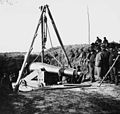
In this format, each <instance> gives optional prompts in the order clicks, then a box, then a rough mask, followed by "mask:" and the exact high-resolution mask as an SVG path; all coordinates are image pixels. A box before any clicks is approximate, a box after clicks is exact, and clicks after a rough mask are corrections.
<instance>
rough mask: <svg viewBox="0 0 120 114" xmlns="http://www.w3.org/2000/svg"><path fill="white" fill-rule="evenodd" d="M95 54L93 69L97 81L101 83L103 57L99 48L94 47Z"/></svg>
mask: <svg viewBox="0 0 120 114" xmlns="http://www.w3.org/2000/svg"><path fill="white" fill-rule="evenodd" d="M96 53H97V54H96V57H95V68H96V73H97V77H98V78H99V81H101V80H102V78H103V74H102V66H103V61H102V60H103V55H102V52H101V48H100V46H97V47H96Z"/></svg>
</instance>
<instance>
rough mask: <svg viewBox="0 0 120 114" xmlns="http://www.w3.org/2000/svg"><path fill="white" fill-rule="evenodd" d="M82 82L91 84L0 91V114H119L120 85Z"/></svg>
mask: <svg viewBox="0 0 120 114" xmlns="http://www.w3.org/2000/svg"><path fill="white" fill-rule="evenodd" d="M83 85H91V86H88V87H81V86H77V87H74V86H73V87H69V88H66V87H65V88H64V87H62V86H59V87H58V88H57V87H56V86H55V88H52V89H51V88H46V89H39V90H35V91H31V92H24V93H23V92H19V93H18V94H13V93H11V94H9V95H8V94H5V93H1V95H0V96H1V97H0V114H120V85H118V86H115V85H114V84H108V83H103V84H102V85H101V87H98V85H99V83H98V82H95V83H92V84H91V83H90V82H85V83H83ZM52 87H53V86H52Z"/></svg>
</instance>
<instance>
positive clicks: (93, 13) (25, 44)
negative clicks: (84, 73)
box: [0, 0, 120, 52]
mask: <svg viewBox="0 0 120 114" xmlns="http://www.w3.org/2000/svg"><path fill="white" fill-rule="evenodd" d="M6 1H8V2H6ZM119 2H120V1H119V0H0V52H13V51H14V52H15V51H19V52H22V51H28V49H29V46H30V44H31V41H32V39H33V36H34V32H35V29H36V27H37V24H38V20H39V17H40V14H41V11H40V9H39V7H40V6H43V5H46V4H48V5H49V8H50V11H51V13H52V16H53V18H54V21H55V23H56V26H57V29H58V31H59V34H60V36H61V39H62V41H63V44H64V45H74V44H87V43H89V42H88V31H89V30H88V15H87V8H88V11H89V19H90V43H92V42H94V41H95V40H96V37H97V36H98V37H100V38H101V39H103V37H106V38H107V39H108V40H109V41H116V42H119V41H120V39H119V38H120V31H119V30H120V7H119ZM48 25H49V31H50V35H51V39H52V44H53V46H54V47H56V46H59V42H58V40H57V37H56V34H55V32H54V30H53V28H52V24H51V21H50V19H49V17H48ZM50 47H51V45H50V40H49V38H48V39H47V44H46V48H47V49H48V48H50ZM34 51H41V33H40V29H39V31H38V36H37V38H36V41H35V44H34Z"/></svg>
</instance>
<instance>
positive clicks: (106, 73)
mask: <svg viewBox="0 0 120 114" xmlns="http://www.w3.org/2000/svg"><path fill="white" fill-rule="evenodd" d="M119 56H120V55H118V56H117V57H116V59H115V61H114V63H113V64H112V66H111V67H110V69H109V70H108V72H107V73H106V74H105V76H104V78H103V79H102V81H101V82H100V85H99V86H98V87H100V86H101V84H102V83H103V81H104V80H105V78H106V77H107V75H108V74H109V72H110V71H111V70H112V68H113V67H114V65H115V63H116V62H117V60H118V58H119Z"/></svg>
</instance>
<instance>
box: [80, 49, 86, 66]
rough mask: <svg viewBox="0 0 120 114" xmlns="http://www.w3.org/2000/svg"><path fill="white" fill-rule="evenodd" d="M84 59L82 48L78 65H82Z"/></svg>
mask: <svg viewBox="0 0 120 114" xmlns="http://www.w3.org/2000/svg"><path fill="white" fill-rule="evenodd" d="M85 58H86V53H85V51H84V50H83V48H81V53H80V65H83V63H84V60H85Z"/></svg>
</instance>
